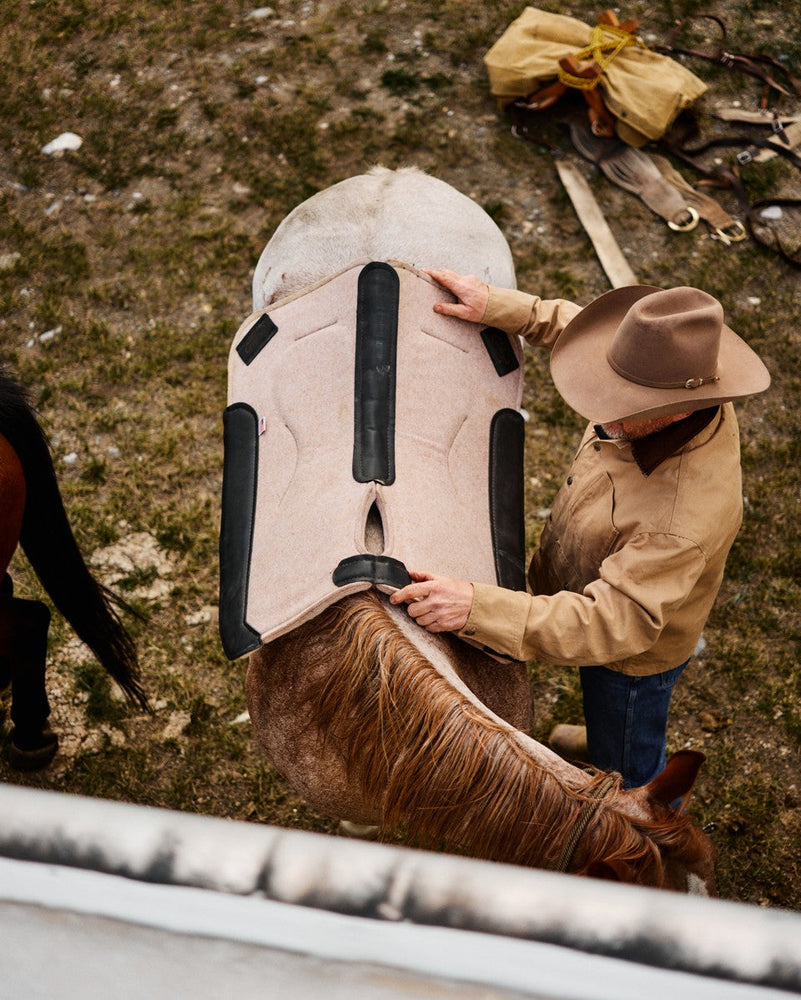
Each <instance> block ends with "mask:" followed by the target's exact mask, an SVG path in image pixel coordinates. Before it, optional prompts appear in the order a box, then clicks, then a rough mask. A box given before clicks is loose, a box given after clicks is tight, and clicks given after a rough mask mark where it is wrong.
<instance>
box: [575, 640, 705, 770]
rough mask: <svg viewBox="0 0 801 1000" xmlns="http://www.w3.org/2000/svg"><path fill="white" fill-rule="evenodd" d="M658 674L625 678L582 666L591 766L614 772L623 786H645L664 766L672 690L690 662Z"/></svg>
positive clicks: (606, 669)
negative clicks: (620, 778) (621, 778)
mask: <svg viewBox="0 0 801 1000" xmlns="http://www.w3.org/2000/svg"><path fill="white" fill-rule="evenodd" d="M689 662H690V661H689V660H685V662H684V663H682V664H680V665H679V666H678V667H674V668H673V669H672V670H666V671H665V672H664V673H662V674H652V675H651V676H649V677H630V676H628V675H627V674H621V673H618V672H617V671H615V670H609V669H608V668H607V667H581V668H580V673H581V688H582V691H583V693H584V721H585V722H586V724H587V751H588V755H589V758H590V762H591V763H592V764H594V765H595V767H598V768H600V769H601V770H603V771H618V772H620V774H622V775H623V784H624V787H626V788H636V787H638V786H639V785H645V784H647V783H648V782H649V781H650V780H651V778H654V777H656V775H657V774H659V772H660V771H661V770H662V769H663V768H664V766H665V763H666V755H665V741H666V733H667V716H668V709H669V707H670V699H671V696H672V694H673V686H674V685H675V683H676V681H677V680H678V679H679V677H681V673H682V671H683V670H684V668H685V667H686V666H687V664H688V663H689Z"/></svg>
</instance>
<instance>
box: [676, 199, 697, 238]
mask: <svg viewBox="0 0 801 1000" xmlns="http://www.w3.org/2000/svg"><path fill="white" fill-rule="evenodd" d="M684 207H685V208H686V209H687V211H688V212H689V213H690V221H689V222H673V221H672V220H670V219H668V228H669V229H673V230H674V231H675V232H677V233H688V232H689V231H690V230H691V229H695V227H696V226H697V225H698V220H699V219H700V216H699V214H698V212H697V211H696V210H695V209H694V208H693V207H692V205H685V206H684Z"/></svg>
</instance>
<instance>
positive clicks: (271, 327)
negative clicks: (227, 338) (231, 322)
mask: <svg viewBox="0 0 801 1000" xmlns="http://www.w3.org/2000/svg"><path fill="white" fill-rule="evenodd" d="M276 333H278V327H277V326H276V325H275V323H273V321H272V320H271V319H270V317H269V316H268V315H267V313H263V314H262V315H261V316H259V318H258V319H257V320H256V322H255V323H254V324H253V326H252V327H251V328H250V329H249V330H248V332H247V333H246V334H245V336H244V337H243V338H242V339H241V340H240V341H239V343H238V344H237V345H236V353H237V354H238V355H239V357H240V358H241V359H242V360H243V361H244V362H245V364H246V365H249V364H250V363H251V362H252V361H254V360H255V359H256V358H257V357H258V356H259V354H260V352H261V351H263V350H264V348H265V347H266V346H267V345H268V344H269V343H270V341H271V340H272V339H273V337H274V336H275V335H276Z"/></svg>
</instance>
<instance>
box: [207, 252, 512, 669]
mask: <svg viewBox="0 0 801 1000" xmlns="http://www.w3.org/2000/svg"><path fill="white" fill-rule="evenodd" d="M443 294H444V293H443V291H442V289H441V288H439V287H438V286H436V285H435V284H434V282H432V281H431V279H430V278H428V276H427V275H425V274H423V273H422V272H419V271H417V270H415V269H413V268H411V267H409V266H406V265H403V264H399V263H394V262H393V264H389V263H385V262H371V263H367V264H366V265H365V264H363V263H360V264H358V265H354V266H351V267H350V268H348V269H347V270H345V271H343V272H341V273H339V274H337V275H335V276H334V277H332V278H329V279H327V280H325V281H323V282H321V283H319V284H317V285H315V286H313V287H312V288H310V289H308V290H306V291H305V292H303V293H300V294H298V295H294V296H292V297H290V298H287V299H284V300H281V301H278V302H276V303H273V304H271V305H270V306H269V307H268V309H266V310H262V311H260V312H257V313H254V314H253V315H251V316H250V317H249V318H248V319H247V320H246V321H245V322H244V323H243V324H242V326H241V327H240V329H239V331H238V332H237V334H236V336H235V338H234V341H233V344H232V347H231V352H230V357H229V368H228V389H229V393H228V407H227V409H226V411H225V417H224V448H225V459H224V472H223V498H222V524H221V532H220V633H221V637H222V641H223V646H224V649H225V652H226V654H227V655H228V656H229V658H231V659H235V658H236V657H238V656H242V655H243V654H244V653H247V652H250V651H251V650H253V649H255V648H257V646H258V645H259V644H260V643H262V642H268V641H269V640H271V639H273V638H275V637H277V636H279V635H282V634H283V633H285V632H288V631H290V630H291V629H293V628H295V627H297V626H298V625H299V624H301V623H302V622H304V621H307V620H308V619H310V618H312V617H314V616H315V615H317V614H319V612H320V611H322V610H323V609H324V608H326V607H328V606H329V605H330V604H333V603H334V602H335V601H338V600H340V599H341V598H342V597H343V596H345V595H346V594H351V593H355V592H357V591H360V590H366V589H368V588H369V587H372V586H375V587H378V588H379V589H380V590H383V591H384V592H391V591H392V590H394V589H397V588H398V587H401V586H404V585H405V584H406V583H408V582H409V575H408V570H409V569H418V570H429V571H431V572H435V573H438V574H444V575H447V576H454V577H459V578H461V579H469V580H475V581H480V582H485V583H498V584H500V585H502V586H506V587H511V588H512V589H525V572H524V558H525V553H524V546H525V542H524V531H523V482H522V475H523V455H522V451H523V421H522V417H521V415H520V412H519V406H520V402H521V393H522V379H523V369H522V350H521V346H520V342H519V340H518V339H517V338H510V337H509V336H507V334H505V333H502V332H501V331H500V330H495V329H493V328H482V327H480V326H478V325H476V324H472V323H466V322H464V321H462V320H456V319H453V318H452V317H445V316H440V315H438V314H437V313H435V312H434V311H433V305H434V303H435V302H437V301H441V300H442V297H443Z"/></svg>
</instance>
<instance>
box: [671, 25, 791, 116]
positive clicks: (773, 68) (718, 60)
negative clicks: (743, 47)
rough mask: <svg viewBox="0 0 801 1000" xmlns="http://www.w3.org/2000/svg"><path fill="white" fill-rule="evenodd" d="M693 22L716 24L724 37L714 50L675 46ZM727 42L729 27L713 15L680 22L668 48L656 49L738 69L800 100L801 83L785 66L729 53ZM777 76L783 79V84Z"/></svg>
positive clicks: (771, 60)
mask: <svg viewBox="0 0 801 1000" xmlns="http://www.w3.org/2000/svg"><path fill="white" fill-rule="evenodd" d="M692 21H710V22H712V23H713V24H716V25H717V27H718V28H719V30H720V34H721V44H720V45H719V47H717V48H715V49H713V50H707V49H700V48H687V49H685V48H681V47H679V46H678V45H677V44H676V43H677V42H678V40H679V38H680V37H681V34H682V32H683V31H684V29H685V28H686V26H687V25H688V24H690V23H691V22H692ZM725 39H726V25H725V23H724V21H723V20H722V19H721V18H719V17H716V16H715V15H714V14H695V15H693V16H691V17H686V18H683V19H682V20H681V21H677V22H676V25H675V27H674V28H673V31H672V32H671V34H670V37H669V39H668V41H667V43H666V44H665V45H657V46H655V47H654V48H655V51H656V52H661V53H663V54H664V55H671V56H672V55H684V56H694V57H695V58H697V59H704V60H706V61H707V62H712V63H715V64H716V65H718V66H725V67H727V68H728V69H736V70H739V71H740V72H742V73H745V74H747V75H748V76H753V77H755V78H756V79H758V80H761V81H762V82H763V83H764V84H765V85H766V87H768V88H770V89H772V90H775V91H776V92H777V93H779V94H783V95H784V96H785V97H794V98H798V97H801V80H799V79H797V78H796V77H795V76H793V75H792V74H791V73H790V72H789V70H788V69H787V67H786V66H783V65H782V63H780V62H779V61H778V60H777V59H774V58H772V57H771V56H767V55H762V54H758V55H745V54H743V53H736V52H731V51H729V49H728V47H727V46H725V45H724V44H722V43H723V42H724V41H725ZM776 75H780V76H781V77H782V80H783V82H782V83H780V82H779V81H778V80H777V79H776Z"/></svg>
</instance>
